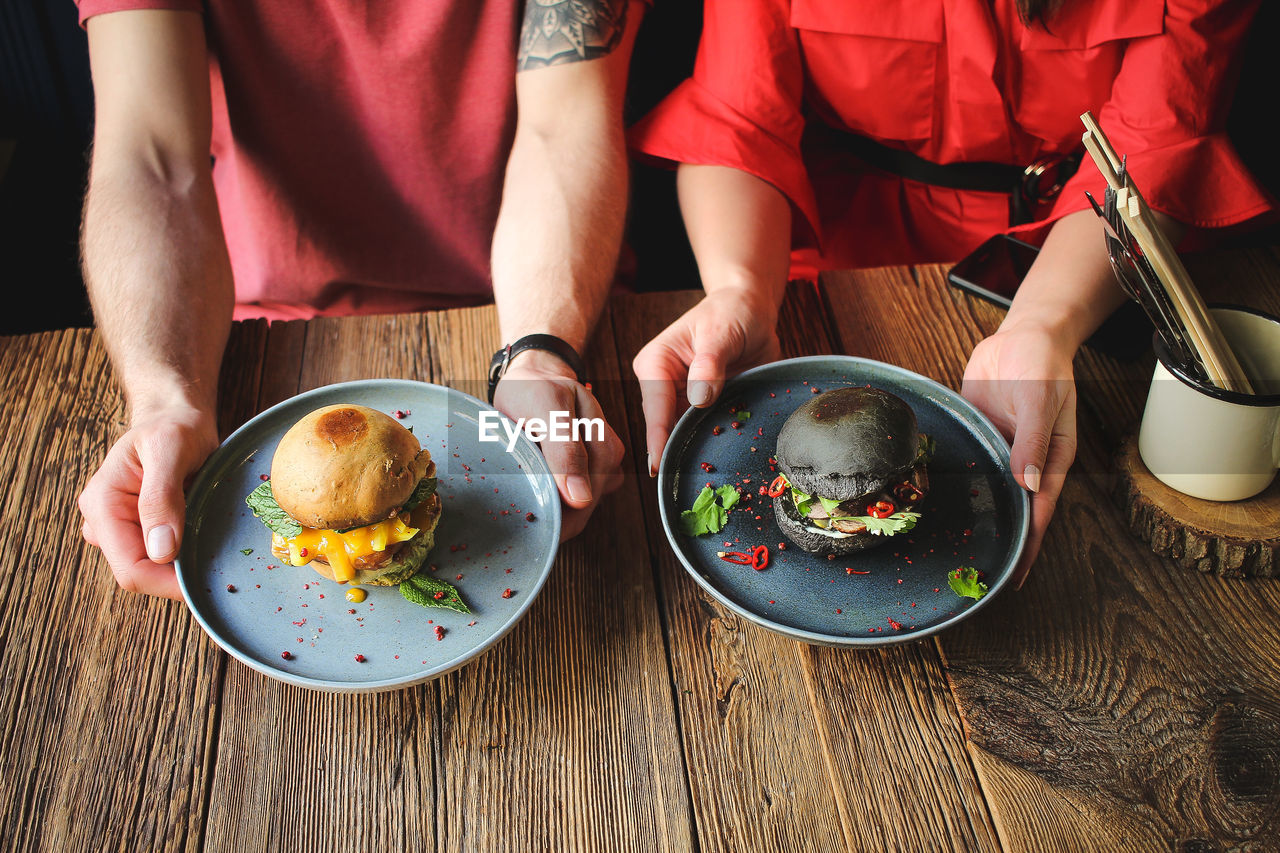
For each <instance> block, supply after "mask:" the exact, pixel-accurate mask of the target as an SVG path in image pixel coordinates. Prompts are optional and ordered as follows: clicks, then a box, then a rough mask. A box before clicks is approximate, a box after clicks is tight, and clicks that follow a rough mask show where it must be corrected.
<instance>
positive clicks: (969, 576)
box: [947, 566, 987, 601]
mask: <svg viewBox="0 0 1280 853" xmlns="http://www.w3.org/2000/svg"><path fill="white" fill-rule="evenodd" d="M947 586H949V587H951V591H952V592H954V593H955V594H956V595H959V596H963V597H965V598H972V599H973V600H974V601H977V600H978V599H980V598H982V596H984V595H986V594H987V585H986V584H985V583H983V582H982V581H980V580H978V570H977V569H975V568H973V567H972V566H961V567H960V568H958V569H956V570H955V571H954V572H949V573H948V574H947Z"/></svg>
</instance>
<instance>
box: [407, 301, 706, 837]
mask: <svg viewBox="0 0 1280 853" xmlns="http://www.w3.org/2000/svg"><path fill="white" fill-rule="evenodd" d="M429 321H430V324H431V338H432V343H433V345H434V348H435V349H434V351H435V353H436V354H437V359H438V360H437V362H436V368H437V371H436V381H438V382H441V383H442V384H447V385H449V386H450V387H454V388H458V389H460V390H464V391H467V392H468V393H472V394H475V395H476V396H480V397H482V398H483V396H484V394H485V391H484V388H483V383H482V382H481V381H480V380H481V378H482V377H484V375H485V373H486V369H487V367H488V362H489V356H490V355H491V354H492V353H493V351H494V350H495V349H497V348H498V346H499V344H500V341H499V338H498V327H497V315H496V312H495V311H494V309H493V308H491V307H486V308H477V309H461V310H456V311H449V312H445V313H440V314H434V315H431V316H430V317H429ZM587 360H588V363H589V364H590V365H591V372H592V378H593V380H594V382H593V387H594V390H595V393H596V395H597V398H598V399H599V400H600V404H601V406H602V408H603V409H604V412H605V415H606V418H607V419H608V420H609V422H610V423H611V424H613V425H615V426H616V427H617V428H618V430H619V431H620V433H621V434H622V437H623V440H624V442H625V441H626V435H625V433H626V430H625V424H626V419H625V417H624V415H623V406H624V402H623V399H622V392H621V387H620V383H619V381H618V378H617V377H618V376H619V365H618V364H617V360H616V355H615V347H614V344H613V340H612V336H611V334H610V331H609V329H608V324H607V323H605V324H604V327H603V328H602V329H601V331H600V333H599V334H598V335H597V340H596V342H595V343H594V344H593V346H592V348H591V350H590V352H589V353H588V355H587ZM647 482H648V478H645V482H644V484H638V483H637V481H636V479H635V477H634V476H631V475H630V474H628V476H627V478H626V482H625V483H624V484H623V486H622V487H621V488H620V489H619V490H618V491H617V492H615V493H614V494H613V495H611V496H610V497H608V498H606V499H605V501H604V502H603V503H602V505H601V506H600V507H599V508H598V509H597V510H596V512H595V514H594V515H593V517H592V519H591V522H590V524H589V526H588V528H587V530H586V531H585V532H584V533H583V534H582V535H580V536H578V537H577V538H576V539H574V540H571V541H569V542H567V543H565V544H564V545H562V546H561V549H560V553H559V556H558V557H557V559H556V564H555V567H554V569H553V574H552V578H551V581H550V583H549V584H548V585H547V587H546V588H545V589H544V590H543V591H542V594H541V595H540V597H539V599H538V601H537V602H536V603H535V604H534V606H533V608H532V609H531V610H530V612H529V614H528V615H527V616H526V617H525V619H524V620H523V621H522V622H521V624H520V625H518V626H517V627H516V628H515V629H514V630H513V631H512V632H511V634H510V635H508V636H507V637H506V638H504V639H503V641H502V642H501V643H499V644H498V645H497V646H496V647H495V648H494V649H492V650H491V651H490V652H489V653H488V654H486V655H485V656H484V657H483V658H482V659H481V660H479V661H478V662H476V663H473V664H472V665H470V666H468V667H465V668H463V669H461V670H459V671H458V672H456V673H452V674H450V675H448V676H446V677H445V678H444V679H443V680H442V681H441V683H440V696H441V732H440V738H439V744H440V750H441V751H440V769H439V778H440V786H441V791H440V796H439V797H438V799H437V803H436V819H437V826H438V831H439V833H440V848H441V849H444V850H467V851H470V850H511V849H514V850H547V849H557V850H559V849H575V850H593V851H594V850H624V851H626V850H688V849H691V847H692V843H693V842H692V817H691V810H690V806H689V799H688V793H687V791H686V788H685V784H684V769H683V767H682V765H681V760H680V753H679V751H678V750H677V749H674V748H673V746H674V744H676V743H677V742H678V740H679V732H678V727H677V722H676V719H675V712H674V707H673V699H672V688H671V675H670V672H669V669H668V666H667V661H666V656H665V654H664V650H663V640H662V633H661V622H660V618H659V614H658V611H657V602H656V595H655V592H654V587H653V577H652V574H651V572H650V571H649V548H650V547H651V546H650V545H649V544H648V543H647V542H646V541H645V538H644V535H643V530H642V529H641V527H640V526H639V525H638V524H636V523H635V521H634V519H636V518H637V516H638V515H639V513H640V506H639V503H640V492H639V487H640V486H641V485H647Z"/></svg>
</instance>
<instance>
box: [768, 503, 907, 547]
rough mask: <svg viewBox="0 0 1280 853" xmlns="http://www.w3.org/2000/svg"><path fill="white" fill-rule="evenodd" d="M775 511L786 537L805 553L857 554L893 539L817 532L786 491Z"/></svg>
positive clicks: (869, 534)
mask: <svg viewBox="0 0 1280 853" xmlns="http://www.w3.org/2000/svg"><path fill="white" fill-rule="evenodd" d="M773 512H774V515H775V516H777V519H778V527H779V528H780V529H781V530H782V533H783V535H785V536H786V537H787V538H788V539H790V540H791V541H792V542H794V543H795V544H797V545H799V546H800V547H801V548H803V549H804V550H805V551H808V552H809V553H811V554H817V555H819V556H826V555H827V554H835V555H837V556H839V555H841V554H855V553H857V552H858V551H865V550H867V549H868V548H874V547H876V546H877V545H883V544H884V543H885V542H886V541H888V540H889V539H890V538H891V537H888V536H877V535H876V534H874V533H851V534H847V535H845V536H842V537H836V536H832V535H830V534H828V533H825V532H822V533H820V532H818V530H817V529H813V525H812V524H811V523H810V522H808V521H807V520H805V519H804V518H802V517H801V516H800V512H799V511H798V510H797V509H796V504H795V501H793V500H792V499H791V493H790V492H783V493H782V494H781V495H778V497H776V498H774V499H773Z"/></svg>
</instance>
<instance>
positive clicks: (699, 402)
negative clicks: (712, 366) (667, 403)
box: [689, 382, 711, 406]
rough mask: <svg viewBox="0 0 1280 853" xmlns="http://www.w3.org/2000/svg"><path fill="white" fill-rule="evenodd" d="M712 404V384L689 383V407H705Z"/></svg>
mask: <svg viewBox="0 0 1280 853" xmlns="http://www.w3.org/2000/svg"><path fill="white" fill-rule="evenodd" d="M710 402H711V383H709V382H690V383H689V405H690V406H705V405H706V404H707V403H710Z"/></svg>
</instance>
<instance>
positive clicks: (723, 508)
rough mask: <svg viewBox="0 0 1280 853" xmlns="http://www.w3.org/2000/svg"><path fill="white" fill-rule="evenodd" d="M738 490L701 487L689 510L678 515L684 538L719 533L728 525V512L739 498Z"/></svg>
mask: <svg viewBox="0 0 1280 853" xmlns="http://www.w3.org/2000/svg"><path fill="white" fill-rule="evenodd" d="M739 497H740V496H739V494H738V490H737V489H735V488H734V487H733V486H730V485H724V486H721V487H720V488H718V489H714V490H713V489H712V488H711V487H710V486H703V487H702V491H701V492H699V493H698V497H697V499H695V500H694V502H693V507H692V508H691V509H686V510H685V511H684V512H682V513H680V529H681V530H682V531H684V533H685V535H686V536H701V535H703V534H704V533H719V532H720V531H721V530H722V529H723V528H724V526H725V525H726V524H728V523H729V510H731V509H733V507H734V505H735V504H737V502H738V498H739Z"/></svg>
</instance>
